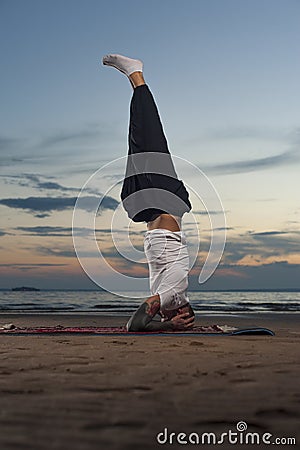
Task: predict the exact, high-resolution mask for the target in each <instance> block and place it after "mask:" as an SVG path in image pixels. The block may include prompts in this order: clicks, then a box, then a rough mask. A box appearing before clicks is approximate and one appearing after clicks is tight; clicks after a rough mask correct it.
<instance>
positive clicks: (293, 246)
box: [223, 230, 300, 265]
mask: <svg viewBox="0 0 300 450" xmlns="http://www.w3.org/2000/svg"><path fill="white" fill-rule="evenodd" d="M299 249H300V236H299V233H298V232H293V231H288V230H283V231H263V232H252V231H250V232H247V233H243V234H241V235H239V236H237V237H234V236H232V237H231V238H230V239H228V240H227V242H226V247H225V252H224V255H223V262H224V263H228V264H237V263H240V262H241V261H242V260H243V259H244V258H246V257H247V258H252V259H253V262H254V263H255V264H257V265H258V264H262V263H263V261H264V260H265V259H266V258H270V257H271V258H272V257H286V256H287V255H289V254H295V253H297V252H298V253H299Z"/></svg>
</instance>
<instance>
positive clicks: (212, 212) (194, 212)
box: [192, 210, 229, 216]
mask: <svg viewBox="0 0 300 450" xmlns="http://www.w3.org/2000/svg"><path fill="white" fill-rule="evenodd" d="M228 212H229V211H223V210H218V211H213V210H212V211H206V210H204V211H197V210H196V211H194V210H192V213H193V214H196V215H198V216H206V215H208V214H210V215H216V214H224V213H228Z"/></svg>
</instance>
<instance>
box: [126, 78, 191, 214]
mask: <svg viewBox="0 0 300 450" xmlns="http://www.w3.org/2000/svg"><path fill="white" fill-rule="evenodd" d="M128 144H129V148H128V159H127V166H126V174H125V180H124V183H123V187H122V192H121V199H122V201H123V206H124V208H125V209H126V211H127V213H128V216H129V217H130V218H131V219H132V220H133V221H135V222H144V221H146V222H148V221H150V220H153V219H154V218H155V216H156V217H157V216H158V215H159V214H162V213H164V212H166V213H168V214H174V215H178V216H182V215H183V214H184V212H187V211H189V210H190V209H191V204H190V202H189V199H188V193H187V191H186V189H185V187H184V185H183V183H182V181H181V180H178V177H177V174H176V171H175V168H174V165H173V161H172V158H171V154H170V152H169V149H168V144H167V140H166V137H165V134H164V131H163V127H162V124H161V121H160V117H159V113H158V110H157V107H156V104H155V101H154V99H153V96H152V94H151V92H150V90H149V88H148V86H147V85H142V86H139V87H137V88H135V90H134V93H133V96H132V100H131V104H130V122H129V135H128ZM155 153H157V155H155ZM149 188H154V189H155V192H154V193H153V197H152V198H151V195H152V194H151V195H150V192H153V191H148V192H147V191H145V190H146V189H149ZM158 189H159V190H162V191H163V192H161V191H158ZM136 192H139V195H136V196H132V194H135V193H136ZM164 192H166V193H167V192H169V193H172V194H175V195H173V196H171V198H170V195H167V196H166V199H165V201H164V200H163V196H162V195H160V194H161V193H162V194H164ZM130 196H131V197H130ZM176 198H177V201H176ZM178 199H181V202H180V201H179V200H178ZM143 208H144V209H143Z"/></svg>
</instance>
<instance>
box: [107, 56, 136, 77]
mask: <svg viewBox="0 0 300 450" xmlns="http://www.w3.org/2000/svg"><path fill="white" fill-rule="evenodd" d="M102 62H103V64H104V65H105V66H111V67H115V68H116V69H118V70H119V71H120V72H123V73H125V75H127V76H128V77H129V75H131V74H132V73H133V72H143V63H142V61H140V60H139V59H132V58H127V56H122V55H106V56H104V57H103V58H102Z"/></svg>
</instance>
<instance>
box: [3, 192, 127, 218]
mask: <svg viewBox="0 0 300 450" xmlns="http://www.w3.org/2000/svg"><path fill="white" fill-rule="evenodd" d="M99 199H100V197H93V196H90V197H89V196H86V197H81V199H80V204H79V207H80V209H83V210H85V211H94V210H95V205H98V203H99ZM76 200H77V197H27V198H5V199H0V204H1V205H4V206H7V207H8V208H14V209H21V210H25V211H27V212H31V213H34V214H36V213H42V214H43V216H42V217H45V214H47V215H49V214H50V213H53V212H54V211H64V210H67V209H73V208H74V206H75V203H76ZM118 204H119V202H118V201H117V200H115V199H114V198H112V197H109V196H106V197H104V198H103V200H102V202H101V209H112V210H114V209H115V208H116V207H117V206H118ZM39 217H41V216H40V215H39Z"/></svg>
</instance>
